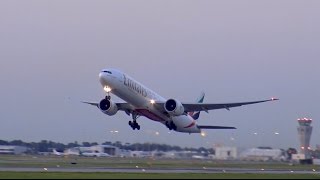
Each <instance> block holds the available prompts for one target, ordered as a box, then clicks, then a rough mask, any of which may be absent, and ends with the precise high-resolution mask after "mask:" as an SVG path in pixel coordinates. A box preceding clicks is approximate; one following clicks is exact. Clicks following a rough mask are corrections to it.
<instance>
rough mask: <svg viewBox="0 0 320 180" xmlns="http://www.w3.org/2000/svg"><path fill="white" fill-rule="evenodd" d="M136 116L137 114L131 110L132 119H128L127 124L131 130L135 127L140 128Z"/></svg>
mask: <svg viewBox="0 0 320 180" xmlns="http://www.w3.org/2000/svg"><path fill="white" fill-rule="evenodd" d="M138 117H139V115H138V114H137V113H136V112H132V119H133V121H129V126H131V128H132V129H133V130H135V129H137V130H140V125H139V124H138V123H137V119H138Z"/></svg>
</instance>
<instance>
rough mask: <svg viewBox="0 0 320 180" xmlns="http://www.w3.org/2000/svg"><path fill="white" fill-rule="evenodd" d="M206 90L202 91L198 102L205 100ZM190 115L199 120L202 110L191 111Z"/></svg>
mask: <svg viewBox="0 0 320 180" xmlns="http://www.w3.org/2000/svg"><path fill="white" fill-rule="evenodd" d="M204 95H205V94H204V92H202V94H201V96H200V97H199V98H198V100H197V103H203V100H204ZM189 115H190V116H191V117H192V118H193V119H194V120H197V119H199V117H200V111H197V112H189Z"/></svg>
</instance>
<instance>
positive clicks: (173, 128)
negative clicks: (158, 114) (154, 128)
mask: <svg viewBox="0 0 320 180" xmlns="http://www.w3.org/2000/svg"><path fill="white" fill-rule="evenodd" d="M166 126H167V128H169V130H177V126H176V125H175V124H174V123H173V121H170V122H169V121H167V122H166Z"/></svg>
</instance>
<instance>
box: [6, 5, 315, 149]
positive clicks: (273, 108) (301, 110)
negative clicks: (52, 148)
mask: <svg viewBox="0 0 320 180" xmlns="http://www.w3.org/2000/svg"><path fill="white" fill-rule="evenodd" d="M319 9H320V1H316V0H314V1H312V0H307V1H304V0H300V1H296V0H282V1H277V0H275V1H271V0H265V1H255V0H251V1H249V0H241V1H237V0H234V1H226V0H221V1H214V0H212V1H206V0H201V1H197V0H194V1H190V0H179V1H178V0H174V1H172V0H162V1H149V0H144V1H143V0H132V1H129V0H128V1H121V0H114V1H107V0H105V1H102V0H101V1H98V0H90V1H89V0H87V1H84V0H68V1H62V0H55V1H53V0H52V1H48V0H47V1H46V0H26V1H19V0H1V1H0V82H1V94H0V99H1V104H0V124H1V125H0V137H1V138H0V139H3V140H14V139H21V140H23V141H26V142H32V141H36V142H38V141H40V140H52V141H56V142H62V143H69V142H74V141H78V142H84V141H89V142H98V143H102V142H105V141H121V142H129V143H135V142H139V143H143V142H154V143H166V144H170V145H178V146H182V147H201V146H204V147H212V146H214V145H227V146H230V145H235V146H238V147H256V146H271V147H273V148H288V147H295V148H297V147H299V141H298V135H297V125H298V123H297V118H301V117H309V118H312V119H313V120H314V121H313V123H312V125H313V127H314V129H313V134H312V137H311V147H315V145H316V144H320V142H319V137H320V129H319V127H320V125H319V121H320V114H319V105H318V103H319V100H320V95H319V93H320V84H319V77H320V74H319V68H320V11H319ZM109 67H112V68H117V69H119V70H122V71H124V72H126V73H127V74H129V75H130V76H132V77H133V78H135V79H136V80H138V81H139V82H141V83H143V84H144V85H145V86H147V87H149V88H150V89H153V90H154V91H156V92H157V93H159V94H160V95H162V96H163V97H165V98H177V99H179V100H180V101H182V102H193V101H195V100H196V99H197V97H198V96H199V95H200V93H201V91H204V92H205V93H206V97H205V102H211V103H229V102H243V101H251V100H261V99H268V98H270V97H272V96H276V97H278V98H280V101H277V102H271V103H262V104H257V105H249V106H242V107H238V108H233V109H231V111H227V110H216V111H210V113H209V114H207V113H201V116H200V119H199V124H201V125H225V126H235V127H237V129H236V130H207V131H206V133H207V136H206V137H201V136H200V135H199V134H191V135H189V134H184V133H178V132H171V133H168V129H167V128H166V127H165V126H163V125H162V124H160V123H157V122H154V121H150V120H148V119H146V118H144V117H141V118H139V119H138V122H139V124H140V125H141V128H142V129H141V130H140V131H133V130H132V129H131V128H130V127H129V125H128V121H129V120H131V118H130V117H129V116H127V115H126V114H125V113H123V112H118V114H116V115H115V116H112V117H111V116H106V115H104V114H103V113H101V112H100V111H99V110H98V109H97V108H94V107H92V106H88V105H85V104H82V103H80V101H83V100H84V101H100V100H101V98H103V97H104V92H103V89H102V87H101V85H100V83H99V81H98V73H99V71H100V70H101V69H103V68H109ZM113 99H114V100H119V99H118V98H116V97H113ZM316 109H318V110H316ZM115 130H117V131H119V132H118V133H111V131H115ZM156 132H158V133H156ZM276 132H277V133H279V134H275V133H276Z"/></svg>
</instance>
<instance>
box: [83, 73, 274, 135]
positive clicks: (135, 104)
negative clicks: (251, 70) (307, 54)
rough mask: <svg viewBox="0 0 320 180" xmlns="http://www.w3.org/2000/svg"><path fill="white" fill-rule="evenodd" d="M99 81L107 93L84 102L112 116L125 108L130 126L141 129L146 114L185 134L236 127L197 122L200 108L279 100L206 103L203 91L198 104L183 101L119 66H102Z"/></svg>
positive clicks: (226, 106) (221, 107) (224, 107)
mask: <svg viewBox="0 0 320 180" xmlns="http://www.w3.org/2000/svg"><path fill="white" fill-rule="evenodd" d="M99 81H100V83H101V85H102V87H103V89H104V90H105V91H106V93H107V95H106V96H105V98H104V99H102V100H101V101H100V102H87V101H82V103H86V104H90V105H93V106H96V107H97V108H99V109H100V110H101V111H102V112H103V113H104V114H106V115H109V116H113V115H115V114H116V113H117V112H118V111H124V112H125V113H126V114H127V115H129V116H132V120H133V121H129V126H130V127H131V128H132V129H133V130H135V129H137V130H140V125H139V124H138V122H137V119H138V118H139V117H140V116H145V117H147V118H148V119H151V120H153V121H156V122H160V123H162V124H164V125H165V126H166V127H167V128H168V129H169V130H174V131H176V132H183V133H189V134H191V133H201V130H202V129H236V128H235V127H228V126H208V125H198V124H197V119H198V118H199V116H200V112H201V111H205V112H207V113H208V111H209V110H214V109H227V110H230V108H233V107H238V106H242V105H249V104H256V103H262V102H267V101H275V100H279V99H277V98H271V99H267V100H260V101H251V102H238V103H218V104H212V103H209V104H208V103H203V99H204V96H205V94H204V93H202V94H201V96H200V98H199V99H198V101H197V103H182V102H180V101H179V100H177V99H174V98H170V99H165V98H163V97H161V96H160V95H158V94H157V93H155V92H154V91H152V90H150V89H149V88H147V87H146V86H144V85H143V84H141V83H140V82H138V81H136V80H134V79H133V78H132V77H130V76H129V75H127V74H126V73H124V72H121V71H120V70H117V69H112V68H109V69H103V70H102V71H101V72H100V73H99ZM110 93H112V94H114V95H116V96H118V97H119V98H121V99H122V100H124V101H125V102H114V101H113V100H111V96H110Z"/></svg>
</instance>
